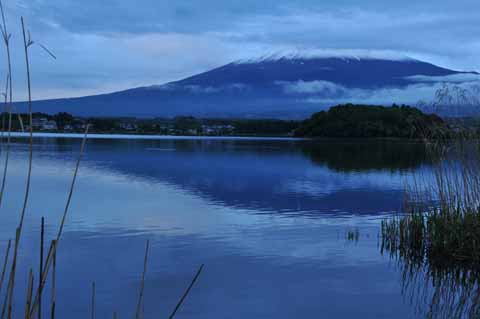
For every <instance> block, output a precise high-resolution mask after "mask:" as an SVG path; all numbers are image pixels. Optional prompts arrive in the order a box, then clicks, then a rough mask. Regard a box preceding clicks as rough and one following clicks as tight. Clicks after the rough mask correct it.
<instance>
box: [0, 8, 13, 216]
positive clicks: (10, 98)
mask: <svg viewBox="0 0 480 319" xmlns="http://www.w3.org/2000/svg"><path fill="white" fill-rule="evenodd" d="M0 13H1V16H2V23H1V33H2V37H3V42H4V45H5V50H6V55H7V75H8V81H7V82H8V84H7V88H8V91H9V92H8V93H7V92H6V95H8V102H9V106H8V133H7V146H6V151H5V163H4V167H3V177H2V186H1V188H0V207H1V205H2V202H3V195H4V193H5V186H6V180H7V171H8V164H9V159H10V143H11V136H12V134H11V132H12V108H13V89H12V60H11V55H10V38H11V34H10V33H8V31H7V22H6V19H5V11H4V8H3V3H2V1H1V0H0ZM6 100H7V98H6Z"/></svg>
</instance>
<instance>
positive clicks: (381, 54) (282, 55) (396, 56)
mask: <svg viewBox="0 0 480 319" xmlns="http://www.w3.org/2000/svg"><path fill="white" fill-rule="evenodd" d="M322 58H338V59H343V60H346V61H347V60H357V61H360V60H390V61H417V60H416V59H413V58H411V57H409V56H407V55H405V54H403V53H399V52H395V51H385V50H382V51H379V50H333V49H321V50H319V49H314V50H295V51H276V52H274V53H269V54H266V55H263V56H260V57H257V58H247V59H241V60H238V61H236V62H235V63H236V64H254V63H261V62H275V61H280V60H310V59H322Z"/></svg>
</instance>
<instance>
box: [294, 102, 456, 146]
mask: <svg viewBox="0 0 480 319" xmlns="http://www.w3.org/2000/svg"><path fill="white" fill-rule="evenodd" d="M450 132H451V130H450V128H449V125H448V124H447V122H446V121H445V120H443V119H442V118H440V117H439V116H437V115H435V114H425V113H423V112H422V111H420V110H419V109H417V108H414V107H410V106H406V105H402V106H397V105H393V106H391V107H384V106H376V105H354V104H345V105H338V106H334V107H332V108H330V109H329V110H328V111H322V112H318V113H315V114H314V115H312V117H311V118H310V119H308V120H305V121H304V122H303V123H302V124H301V125H300V127H299V128H297V129H296V130H295V136H297V137H334V138H345V137H349V138H374V137H386V138H413V139H417V138H426V137H428V138H442V137H448V136H449V135H450Z"/></svg>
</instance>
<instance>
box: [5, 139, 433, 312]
mask: <svg viewBox="0 0 480 319" xmlns="http://www.w3.org/2000/svg"><path fill="white" fill-rule="evenodd" d="M14 142H15V143H14V145H13V147H12V157H11V166H10V169H9V172H8V181H7V190H6V197H5V201H4V204H3V206H2V208H1V210H0V249H1V250H0V252H1V254H2V255H3V254H4V251H5V247H6V242H7V240H8V239H9V238H13V236H14V228H15V226H16V224H17V222H18V215H19V212H20V208H21V202H22V196H23V192H24V183H25V178H26V176H25V175H26V174H25V171H26V168H27V157H28V153H27V150H28V145H27V144H26V140H22V139H16V140H14ZM79 145H80V140H78V139H69V138H36V139H35V145H34V151H35V155H34V173H33V180H32V197H31V201H30V205H29V207H28V211H27V217H26V225H25V227H26V228H25V233H24V238H23V241H22V243H21V260H20V266H19V273H20V278H19V280H18V281H19V285H18V286H17V288H16V289H17V292H18V294H19V295H20V294H21V296H22V297H21V299H19V300H18V303H17V305H16V312H17V313H21V311H23V302H24V297H23V296H24V293H25V290H26V274H27V272H28V269H29V267H32V266H33V267H34V270H35V274H36V278H38V275H37V271H38V270H37V269H38V254H39V253H38V243H39V225H40V218H41V216H46V224H47V238H48V239H52V238H53V237H54V235H55V233H56V229H57V227H58V223H59V220H60V216H61V214H62V212H63V208H64V205H65V200H66V198H67V191H68V187H69V183H70V181H71V177H72V174H73V170H74V165H75V160H76V157H77V155H78V151H79ZM2 158H3V157H2ZM429 165H430V162H429V160H428V158H427V157H426V156H425V152H424V150H423V147H422V146H420V145H416V144H412V143H405V142H392V141H390V142H387V141H334V140H333V141H328V140H325V141H319V142H309V141H293V140H248V139H237V140H230V139H162V140H135V139H125V140H123V139H94V140H90V141H89V142H88V146H87V152H86V155H85V159H84V161H83V162H82V165H81V169H80V175H79V179H78V184H77V187H76V189H75V193H74V198H73V202H72V206H71V210H70V215H69V217H68V220H67V224H66V228H65V233H64V237H63V239H62V242H61V244H60V247H59V256H58V287H57V314H58V317H59V318H86V317H87V316H89V311H90V310H89V298H90V285H91V282H92V281H95V282H96V286H97V294H96V295H97V302H96V303H97V307H96V311H97V317H98V318H110V317H111V314H112V312H113V310H117V311H118V312H119V314H120V318H123V317H127V316H130V317H131V316H132V315H133V314H134V309H135V303H136V298H137V297H136V296H137V292H138V287H139V284H140V276H141V271H142V264H143V254H144V248H145V243H146V240H147V239H149V240H150V241H151V250H150V253H151V255H150V259H149V265H148V272H147V282H146V288H145V318H161V317H167V316H168V314H169V312H170V311H171V310H172V309H173V307H174V306H175V303H176V301H177V300H178V298H179V296H180V295H181V294H182V292H183V290H184V288H185V287H186V286H187V285H188V283H189V281H190V280H191V278H192V276H193V274H194V273H195V271H196V269H197V268H198V266H199V265H200V264H205V269H204V273H203V274H202V276H201V277H200V279H199V281H198V284H197V286H195V288H194V289H193V291H192V293H191V295H190V296H189V298H188V299H187V301H186V303H185V304H184V306H183V308H182V309H181V311H180V313H179V314H178V318H209V319H210V318H320V317H321V318H416V317H417V316H418V315H417V312H416V311H415V307H414V306H412V305H411V303H410V302H409V300H408V298H405V296H403V295H402V282H401V277H402V276H401V273H400V271H399V269H398V265H397V264H396V263H395V262H393V261H391V260H390V258H389V257H388V256H382V254H381V253H380V248H379V239H378V236H379V230H380V221H381V219H382V218H384V217H385V216H386V215H389V214H394V213H396V212H398V211H399V210H400V209H401V206H402V201H403V189H404V184H405V182H406V181H408V180H409V178H410V176H411V172H413V171H421V170H428V167H429ZM357 229H358V231H359V234H360V237H359V240H358V242H351V241H348V240H347V239H346V233H347V232H348V231H349V230H357ZM48 289H49V288H48V287H47V291H48V292H47V295H48V294H49V293H50V292H49V290H48ZM19 298H20V297H19ZM45 298H46V299H47V300H48V299H49V297H45ZM20 307H21V308H20ZM45 308H46V305H45V306H44V310H45V315H47V310H46V309H45Z"/></svg>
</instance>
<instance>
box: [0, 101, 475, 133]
mask: <svg viewBox="0 0 480 319" xmlns="http://www.w3.org/2000/svg"><path fill="white" fill-rule="evenodd" d="M7 116H8V114H6V113H4V114H3V121H2V123H3V128H4V130H7V129H8V118H7ZM26 119H27V114H17V115H14V116H13V117H12V126H11V129H12V131H17V132H18V131H28V129H29V127H28V124H29V123H27V121H26ZM87 123H88V124H89V126H90V130H91V132H94V133H106V134H115V133H118V134H149V135H187V136H276V137H310V138H316V137H318V138H321V137H327V138H413V139H417V138H423V137H428V138H445V137H449V136H452V135H454V134H456V133H459V132H464V131H468V132H470V133H472V132H473V133H475V134H478V133H479V132H480V122H479V121H477V120H476V119H475V118H441V117H439V116H437V115H435V114H425V113H423V112H422V111H420V110H419V109H417V108H415V107H410V106H406V105H401V106H397V105H393V106H389V107H385V106H376V105H355V104H344V105H338V106H334V107H332V108H330V109H329V110H328V111H321V112H318V113H315V114H313V115H312V116H311V117H310V118H309V119H306V120H303V121H298V120H280V119H225V118H224V119H221V118H217V119H216V118H195V117H193V116H177V117H174V118H134V117H115V118H113V117H108V118H107V117H90V118H88V117H76V116H73V115H72V114H69V113H66V112H62V113H57V114H54V115H51V114H45V113H33V121H32V126H33V129H34V131H43V132H54V133H55V132H58V133H69V132H71V133H75V132H82V131H84V129H85V126H86V125H87Z"/></svg>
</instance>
